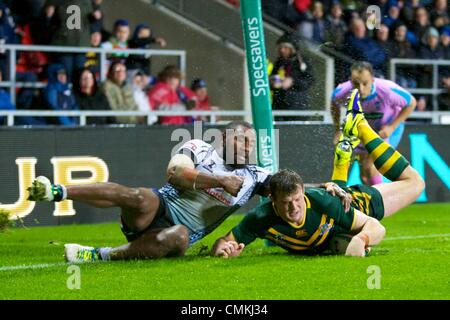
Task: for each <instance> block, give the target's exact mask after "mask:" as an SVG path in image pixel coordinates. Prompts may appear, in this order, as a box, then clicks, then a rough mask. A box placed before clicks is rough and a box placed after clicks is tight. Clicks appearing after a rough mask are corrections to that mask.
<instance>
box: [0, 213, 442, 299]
mask: <svg viewBox="0 0 450 320" xmlns="http://www.w3.org/2000/svg"><path fill="white" fill-rule="evenodd" d="M241 218H242V215H235V216H233V217H230V218H229V219H228V220H227V221H226V222H225V223H224V224H223V225H222V226H221V227H220V228H219V229H218V230H216V231H215V232H214V233H213V234H211V235H210V236H208V237H207V238H205V239H203V240H202V241H200V243H198V244H196V245H195V246H193V247H192V248H190V249H189V251H188V254H187V256H185V257H183V258H171V259H162V260H158V261H150V260H147V261H128V262H111V263H95V264H85V265H80V280H81V287H80V289H78V290H77V289H75V290H70V289H68V287H67V279H68V277H69V276H71V274H69V273H67V268H68V265H65V264H64V263H63V256H62V255H63V244H64V243H67V242H75V243H81V244H91V245H95V246H106V245H113V246H115V245H119V244H121V243H123V242H124V238H123V236H122V234H121V232H120V230H119V226H118V224H116V223H110V224H99V225H71V226H63V227H35V228H29V229H24V228H14V229H10V230H8V231H6V232H3V233H0V285H1V290H0V299H164V300H169V299H207V300H209V299H225V300H226V299H256V300H258V299H288V300H290V299H295V300H301V299H450V204H428V205H413V206H410V207H408V208H406V209H404V210H402V211H401V212H399V213H397V214H396V215H394V216H393V217H390V218H387V219H385V220H384V221H383V224H384V225H385V226H386V229H387V235H386V239H385V240H384V241H383V242H382V244H381V245H379V246H377V247H375V248H374V249H373V250H372V253H371V255H370V256H369V257H367V258H348V257H342V256H339V257H337V256H322V257H302V256H294V255H290V254H287V253H286V252H285V251H284V250H282V249H280V248H277V247H265V246H264V244H263V242H262V241H258V242H255V243H253V244H251V245H250V246H249V247H248V248H246V250H245V251H244V253H243V254H242V255H241V257H239V258H235V259H220V258H213V257H210V256H208V255H207V253H206V252H205V251H204V250H202V247H205V246H208V247H210V246H211V244H212V243H213V241H214V239H215V238H216V237H217V236H219V235H222V234H224V233H225V232H227V231H228V230H229V229H230V228H231V227H232V226H233V225H234V224H236V223H237V222H238V221H239V220H240V219H241ZM24 265H25V266H32V265H33V266H34V267H31V268H30V267H25V268H22V269H20V268H17V266H24ZM36 265H42V266H36ZM369 266H378V267H379V270H380V272H381V282H380V288H379V289H369V288H368V286H367V283H368V278H369V277H370V276H371V275H372V273H368V268H369ZM369 282H370V280H369Z"/></svg>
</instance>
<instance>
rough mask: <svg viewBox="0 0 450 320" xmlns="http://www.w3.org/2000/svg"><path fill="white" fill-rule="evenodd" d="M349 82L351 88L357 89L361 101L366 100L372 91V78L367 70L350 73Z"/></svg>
mask: <svg viewBox="0 0 450 320" xmlns="http://www.w3.org/2000/svg"><path fill="white" fill-rule="evenodd" d="M351 81H352V84H353V88H355V89H358V91H359V95H360V97H361V99H364V98H366V97H367V96H368V95H369V94H370V91H371V90H372V84H373V76H372V75H371V74H370V72H369V71H368V70H362V71H357V70H353V71H352V76H351Z"/></svg>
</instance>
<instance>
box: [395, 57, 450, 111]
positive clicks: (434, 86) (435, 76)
mask: <svg viewBox="0 0 450 320" xmlns="http://www.w3.org/2000/svg"><path fill="white" fill-rule="evenodd" d="M399 65H409V66H411V67H414V66H431V67H432V80H431V88H408V91H409V92H411V93H412V94H414V95H421V94H422V95H431V97H432V106H433V111H438V110H439V105H438V95H439V94H441V93H443V92H445V89H442V88H439V67H440V66H450V60H429V59H397V58H396V59H391V60H390V61H389V66H390V68H389V78H390V79H391V80H392V81H394V82H397V81H396V80H397V67H398V66H399Z"/></svg>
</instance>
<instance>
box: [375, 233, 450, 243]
mask: <svg viewBox="0 0 450 320" xmlns="http://www.w3.org/2000/svg"><path fill="white" fill-rule="evenodd" d="M439 237H450V233H444V234H429V235H423V236H403V237H390V238H389V237H388V238H384V239H383V240H382V241H389V240H413V239H426V238H439Z"/></svg>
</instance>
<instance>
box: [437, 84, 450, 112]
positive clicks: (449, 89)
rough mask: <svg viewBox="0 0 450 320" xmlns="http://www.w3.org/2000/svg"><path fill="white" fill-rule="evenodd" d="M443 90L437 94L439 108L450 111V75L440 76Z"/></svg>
mask: <svg viewBox="0 0 450 320" xmlns="http://www.w3.org/2000/svg"><path fill="white" fill-rule="evenodd" d="M442 85H443V86H444V88H445V90H446V91H445V92H444V93H441V94H440V95H439V96H438V103H439V110H441V111H450V77H445V78H442Z"/></svg>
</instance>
